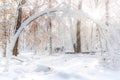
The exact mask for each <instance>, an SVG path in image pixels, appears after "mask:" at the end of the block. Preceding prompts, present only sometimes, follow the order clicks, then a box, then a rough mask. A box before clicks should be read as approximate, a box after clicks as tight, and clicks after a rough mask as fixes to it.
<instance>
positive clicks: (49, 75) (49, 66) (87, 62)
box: [0, 54, 120, 80]
mask: <svg viewBox="0 0 120 80" xmlns="http://www.w3.org/2000/svg"><path fill="white" fill-rule="evenodd" d="M19 57H20V58H21V59H22V60H23V62H21V61H18V60H15V59H12V60H11V62H10V70H9V72H3V69H4V65H5V59H1V60H0V80H120V77H119V76H120V71H113V70H109V69H105V68H102V67H100V65H99V62H98V60H97V58H96V57H95V56H93V55H91V56H90V55H73V54H66V55H52V56H39V57H38V56H33V55H32V54H31V55H27V54H26V55H21V56H19Z"/></svg>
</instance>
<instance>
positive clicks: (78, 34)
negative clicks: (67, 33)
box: [75, 1, 82, 53]
mask: <svg viewBox="0 0 120 80" xmlns="http://www.w3.org/2000/svg"><path fill="white" fill-rule="evenodd" d="M81 8H82V1H80V3H79V5H78V9H81ZM80 28H81V21H77V28H76V29H77V32H76V45H75V46H76V47H75V48H76V49H75V52H76V53H80V52H81V32H80Z"/></svg>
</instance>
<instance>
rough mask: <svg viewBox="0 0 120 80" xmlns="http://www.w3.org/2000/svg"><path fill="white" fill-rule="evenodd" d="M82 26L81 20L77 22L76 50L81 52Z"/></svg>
mask: <svg viewBox="0 0 120 80" xmlns="http://www.w3.org/2000/svg"><path fill="white" fill-rule="evenodd" d="M80 27H81V22H80V21H78V22H77V33H76V37H77V40H76V52H77V53H80V52H81V34H80Z"/></svg>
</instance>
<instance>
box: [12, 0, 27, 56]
mask: <svg viewBox="0 0 120 80" xmlns="http://www.w3.org/2000/svg"><path fill="white" fill-rule="evenodd" d="M23 4H25V0H21V1H20V2H19V3H18V17H17V22H16V27H15V33H16V32H17V30H18V29H19V28H20V26H21V21H22V5H23ZM18 42H19V37H18V38H17V41H16V43H15V46H14V49H13V55H15V56H17V55H18V54H19V52H18Z"/></svg>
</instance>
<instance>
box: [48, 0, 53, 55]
mask: <svg viewBox="0 0 120 80" xmlns="http://www.w3.org/2000/svg"><path fill="white" fill-rule="evenodd" d="M48 7H49V9H50V8H51V0H49V5H48ZM48 30H49V54H52V23H51V17H50V13H48Z"/></svg>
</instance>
